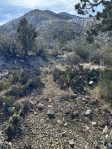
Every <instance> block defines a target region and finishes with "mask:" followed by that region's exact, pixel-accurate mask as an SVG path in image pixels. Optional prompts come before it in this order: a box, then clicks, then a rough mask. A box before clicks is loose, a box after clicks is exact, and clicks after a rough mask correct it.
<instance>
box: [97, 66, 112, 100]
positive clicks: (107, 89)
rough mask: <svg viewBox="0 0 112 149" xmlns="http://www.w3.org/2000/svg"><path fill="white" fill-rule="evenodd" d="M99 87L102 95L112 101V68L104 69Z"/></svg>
mask: <svg viewBox="0 0 112 149" xmlns="http://www.w3.org/2000/svg"><path fill="white" fill-rule="evenodd" d="M98 88H99V94H100V97H101V98H103V99H105V100H107V101H109V102H111V103H112V68H106V69H105V70H104V71H102V74H101V80H100V81H99V83H98Z"/></svg>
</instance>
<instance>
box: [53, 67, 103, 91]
mask: <svg viewBox="0 0 112 149" xmlns="http://www.w3.org/2000/svg"><path fill="white" fill-rule="evenodd" d="M53 78H54V81H55V82H56V83H57V84H58V85H59V87H60V88H61V89H68V88H69V87H71V89H72V90H73V91H74V92H76V91H77V92H80V93H83V92H85V88H86V87H87V86H88V87H89V83H90V82H92V84H91V87H94V86H96V85H97V83H98V80H99V78H100V70H99V69H92V70H91V69H83V66H69V67H66V68H65V70H63V71H62V70H61V69H57V68H55V69H54V72H53Z"/></svg>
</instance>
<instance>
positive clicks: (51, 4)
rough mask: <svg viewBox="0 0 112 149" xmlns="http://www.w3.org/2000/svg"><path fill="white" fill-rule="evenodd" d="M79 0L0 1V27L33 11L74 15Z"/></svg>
mask: <svg viewBox="0 0 112 149" xmlns="http://www.w3.org/2000/svg"><path fill="white" fill-rule="evenodd" d="M78 2H79V0H0V25H3V24H5V23H6V22H8V21H11V20H13V19H16V18H18V17H20V16H22V15H23V14H25V13H26V12H29V11H30V10H33V9H41V10H51V11H54V12H57V13H58V12H68V13H71V14H76V11H75V10H74V5H75V4H76V3H78Z"/></svg>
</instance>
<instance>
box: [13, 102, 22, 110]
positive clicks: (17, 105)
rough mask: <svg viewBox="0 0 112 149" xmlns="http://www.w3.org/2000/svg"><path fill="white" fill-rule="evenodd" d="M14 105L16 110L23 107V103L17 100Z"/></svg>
mask: <svg viewBox="0 0 112 149" xmlns="http://www.w3.org/2000/svg"><path fill="white" fill-rule="evenodd" d="M14 107H15V110H16V111H17V112H19V111H20V110H21V109H23V104H22V103H20V102H16V103H14Z"/></svg>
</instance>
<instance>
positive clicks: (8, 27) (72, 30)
mask: <svg viewBox="0 0 112 149" xmlns="http://www.w3.org/2000/svg"><path fill="white" fill-rule="evenodd" d="M22 17H26V18H27V20H28V22H29V23H30V24H32V25H33V26H34V27H35V28H36V29H37V31H38V33H39V34H38V35H39V37H42V38H45V39H56V38H59V36H60V35H62V36H63V37H65V38H66V39H67V40H71V39H74V38H76V36H79V35H80V34H81V33H83V32H84V26H85V24H86V23H87V19H84V18H81V17H78V16H75V15H71V14H68V13H65V12H62V13H58V14H56V13H54V12H52V11H49V10H45V11H44V10H43V11H42V10H38V9H35V10H32V11H30V12H28V13H26V14H25V15H24V16H22ZM22 17H20V18H18V19H16V20H13V21H11V22H8V23H7V24H5V25H3V26H1V27H0V33H9V34H12V33H16V27H17V24H18V23H19V21H20V19H21V18H22Z"/></svg>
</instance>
